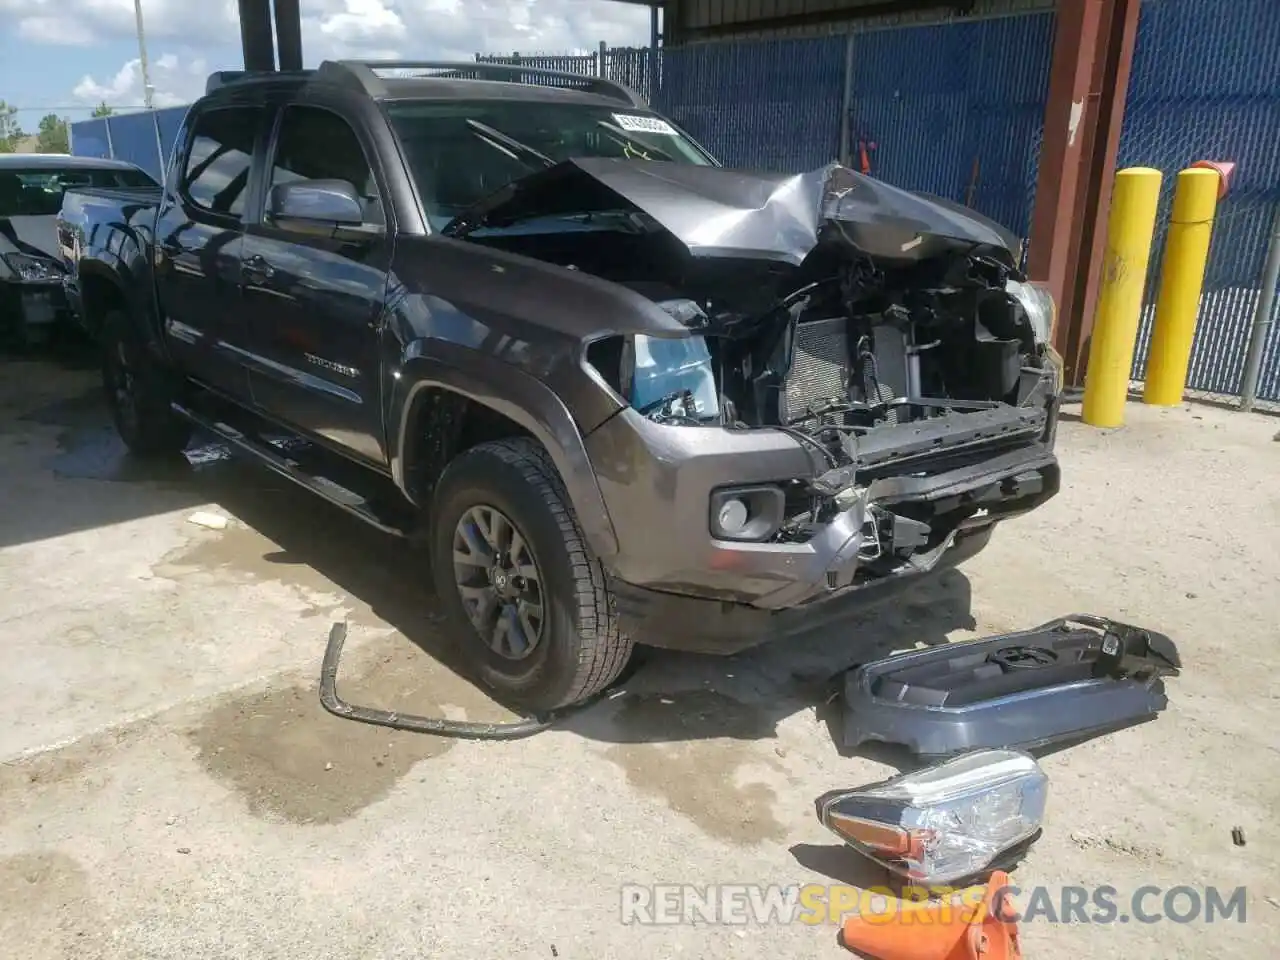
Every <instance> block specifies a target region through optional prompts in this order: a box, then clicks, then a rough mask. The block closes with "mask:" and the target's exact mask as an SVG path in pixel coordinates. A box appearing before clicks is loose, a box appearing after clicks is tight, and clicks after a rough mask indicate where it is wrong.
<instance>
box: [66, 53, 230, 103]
mask: <svg viewBox="0 0 1280 960" xmlns="http://www.w3.org/2000/svg"><path fill="white" fill-rule="evenodd" d="M149 73H150V75H151V86H152V87H153V88H154V90H155V93H154V95H153V102H154V103H155V105H156V106H157V107H174V106H177V105H178V104H182V103H190V102H191V101H192V100H194V99H195V98H196V97H198V96H200V94H202V93H204V84H205V80H206V78H207V77H208V75H209V65H208V63H207V62H206V61H205V60H204V59H203V58H201V57H181V56H179V55H178V54H176V53H163V54H161V55H160V56H159V57H157V58H156V59H155V60H153V61H152V62H151V64H150V69H149ZM71 94H72V96H74V97H75V98H76V99H77V100H79V101H81V102H82V103H84V104H86V105H95V104H99V103H106V104H108V105H110V106H114V107H118V108H119V107H124V108H130V107H140V106H142V104H143V103H144V102H145V96H144V94H143V90H142V61H141V60H138V59H133V60H130V61H129V62H128V63H126V64H125V65H124V66H122V67H121V68H120V69H119V70H118V71H116V74H115V76H113V77H111V78H110V79H107V80H104V81H98V80H95V79H94V78H93V77H91V76H85V77H84V78H83V79H81V81H80V82H79V83H77V84H76V86H75V89H74V90H72V91H71Z"/></svg>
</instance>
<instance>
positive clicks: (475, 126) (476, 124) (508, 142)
mask: <svg viewBox="0 0 1280 960" xmlns="http://www.w3.org/2000/svg"><path fill="white" fill-rule="evenodd" d="M466 123H467V126H468V127H470V128H471V129H472V130H474V131H476V133H478V134H480V139H481V140H484V141H485V142H486V143H488V144H489V145H490V146H492V147H496V148H497V149H502V147H506V148H507V149H506V150H505V151H503V152H504V153H505V152H508V151H514V152H515V153H517V154H519V155H520V156H523V157H525V158H528V159H533V160H537V161H538V162H539V163H540V164H542V165H543V166H544V167H554V166H555V165H556V162H555V161H554V160H552V159H551V158H550V157H548V156H547V155H546V154H545V153H543V152H542V151H541V150H539V149H538V148H537V147H531V146H529V145H528V144H527V143H522V142H521V141H519V140H517V139H516V138H515V137H513V136H511V135H510V134H506V133H503V132H502V131H501V130H495V129H494V128H493V127H491V126H489V125H488V124H487V123H481V122H480V121H479V120H468V121H466Z"/></svg>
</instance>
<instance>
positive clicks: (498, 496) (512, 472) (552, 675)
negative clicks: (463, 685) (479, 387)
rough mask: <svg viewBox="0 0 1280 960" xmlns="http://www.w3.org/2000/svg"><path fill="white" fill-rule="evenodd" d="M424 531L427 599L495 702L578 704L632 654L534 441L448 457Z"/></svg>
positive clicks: (551, 469) (540, 706)
mask: <svg viewBox="0 0 1280 960" xmlns="http://www.w3.org/2000/svg"><path fill="white" fill-rule="evenodd" d="M431 521H432V522H431V531H432V532H431V560H432V570H433V573H434V575H435V582H436V589H437V591H438V592H439V595H440V597H441V600H442V602H443V603H444V605H445V608H446V610H447V611H448V612H449V614H450V617H451V619H452V620H453V621H454V622H455V623H456V625H457V627H458V628H459V630H460V632H461V633H462V634H463V635H464V636H465V638H466V647H465V649H466V651H467V652H468V653H469V655H470V656H471V659H472V661H473V662H474V663H475V664H476V666H477V669H478V671H479V673H480V676H481V679H482V680H484V682H485V683H487V684H488V685H489V686H490V687H492V688H493V689H494V691H495V692H496V693H497V694H498V695H499V696H500V697H501V698H502V699H504V700H508V701H510V702H512V703H516V704H519V705H521V706H524V707H527V708H529V709H533V710H550V709H554V708H556V707H561V706H565V705H568V704H572V703H578V702H580V701H582V700H586V699H588V698H589V697H591V696H592V695H594V694H595V693H598V692H599V691H600V690H603V689H604V688H605V687H607V686H608V685H609V684H610V683H611V682H612V681H613V680H614V679H615V678H616V677H617V676H618V674H619V673H621V672H622V670H623V668H624V667H625V666H626V664H627V661H628V660H629V659H630V656H631V650H632V642H631V640H630V639H629V638H628V637H625V636H623V635H622V634H621V632H620V631H619V629H618V621H617V617H616V615H615V613H614V610H613V601H612V598H611V597H610V595H609V591H608V587H607V585H606V583H605V578H604V571H603V569H602V568H601V566H600V563H599V561H598V560H596V558H595V557H593V556H592V555H591V552H590V549H589V548H588V547H587V545H586V543H585V542H584V540H583V537H582V531H581V529H579V527H578V523H577V520H576V518H575V517H574V515H573V509H572V507H571V506H570V505H569V503H568V497H567V495H566V494H565V490H564V486H563V484H562V482H561V480H560V477H559V474H558V473H557V472H556V469H555V466H554V465H553V464H552V463H551V461H550V458H549V457H548V456H547V454H546V451H545V450H543V448H542V447H541V446H539V445H538V444H537V443H536V442H535V441H533V440H529V439H524V438H521V439H513V440H498V441H493V442H490V443H484V444H481V445H480V446H478V447H474V448H472V449H471V450H468V451H466V452H465V453H463V454H461V455H460V456H459V457H457V458H456V459H455V460H454V461H453V462H452V463H450V465H449V466H448V468H447V469H446V470H445V472H444V475H443V476H442V477H441V479H440V483H439V485H438V486H437V488H436V494H435V508H434V510H433V512H432V517H431Z"/></svg>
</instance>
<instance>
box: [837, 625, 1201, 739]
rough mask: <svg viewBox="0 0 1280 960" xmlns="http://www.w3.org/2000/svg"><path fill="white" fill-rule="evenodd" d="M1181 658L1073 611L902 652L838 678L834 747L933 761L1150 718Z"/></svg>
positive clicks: (1169, 645)
mask: <svg viewBox="0 0 1280 960" xmlns="http://www.w3.org/2000/svg"><path fill="white" fill-rule="evenodd" d="M1180 667H1181V661H1180V659H1179V657H1178V650H1177V647H1175V646H1174V644H1173V641H1171V640H1170V639H1169V638H1168V637H1166V636H1165V635H1164V634H1161V633H1156V632H1155V631H1152V630H1143V629H1141V628H1139V627H1133V626H1129V625H1128V624H1123V623H1115V622H1113V621H1111V620H1107V619H1104V618H1102V617H1095V616H1089V615H1083V614H1073V615H1072V616H1069V617H1063V618H1061V619H1059V620H1054V621H1052V622H1050V623H1046V624H1044V625H1043V626H1040V627H1036V628H1035V629H1033V630H1024V631H1021V632H1019V633H1009V634H1002V635H1000V636H994V637H985V638H983V639H981V640H970V641H965V642H961V643H954V644H943V645H942V646H940V647H930V648H928V649H925V650H912V651H908V652H906V653H900V654H897V655H895V656H891V657H888V658H886V659H884V660H879V661H876V662H874V663H869V664H866V665H864V666H861V667H859V668H858V669H856V670H852V671H850V672H849V673H848V674H846V675H845V690H844V718H843V724H842V726H843V740H844V746H845V747H846V748H849V749H856V748H857V747H860V746H861V745H862V744H864V743H868V742H877V743H889V744H895V745H898V746H903V747H906V748H907V749H909V750H910V751H912V752H913V753H916V754H919V755H921V756H924V757H930V758H936V757H946V756H952V755H954V754H957V753H965V752H967V751H970V750H982V749H1019V750H1040V749H1045V748H1049V747H1053V746H1057V745H1060V744H1063V743H1071V742H1075V741H1079V740H1083V739H1087V738H1089V737H1093V736H1097V735H1099V734H1101V733H1106V732H1110V731H1112V730H1118V729H1120V728H1122V727H1127V726H1131V725H1133V724H1137V723H1142V722H1143V721H1146V720H1150V719H1152V718H1154V717H1155V716H1156V714H1158V713H1159V712H1160V711H1162V710H1163V709H1164V708H1165V706H1166V705H1167V703H1168V700H1167V698H1166V696H1165V689H1164V682H1163V679H1162V678H1164V677H1167V676H1176V675H1177V674H1178V671H1179V669H1180Z"/></svg>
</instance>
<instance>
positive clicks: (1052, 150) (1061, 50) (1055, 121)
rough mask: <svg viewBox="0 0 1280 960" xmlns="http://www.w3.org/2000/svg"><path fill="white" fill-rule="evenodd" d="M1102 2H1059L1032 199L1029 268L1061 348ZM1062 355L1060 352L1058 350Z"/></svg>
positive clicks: (1092, 120)
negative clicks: (1048, 298) (1045, 298)
mask: <svg viewBox="0 0 1280 960" xmlns="http://www.w3.org/2000/svg"><path fill="white" fill-rule="evenodd" d="M1106 2H1107V0H1059V2H1058V10H1057V16H1056V19H1055V26H1054V36H1053V62H1052V65H1051V67H1050V70H1049V93H1048V98H1047V101H1046V103H1045V110H1044V139H1043V142H1042V145H1041V147H1040V166H1039V171H1038V174H1037V180H1036V205H1035V210H1034V212H1033V213H1032V217H1031V237H1030V246H1029V247H1028V250H1027V274H1028V276H1029V277H1030V279H1032V280H1037V281H1039V282H1041V283H1044V284H1046V285H1047V286H1048V288H1049V291H1050V292H1051V293H1052V294H1053V297H1054V299H1055V300H1056V301H1057V303H1058V326H1057V330H1056V331H1055V334H1054V341H1055V343H1054V346H1055V347H1056V348H1057V350H1058V352H1059V353H1063V352H1064V348H1065V347H1066V344H1067V342H1068V339H1067V337H1066V333H1067V330H1066V327H1067V326H1069V317H1070V316H1071V312H1070V311H1071V306H1072V305H1071V304H1070V302H1069V300H1070V296H1069V293H1070V292H1071V291H1072V290H1073V288H1074V282H1075V275H1076V272H1077V270H1076V265H1075V264H1074V263H1072V257H1071V252H1072V251H1071V247H1072V239H1073V237H1075V238H1076V240H1077V243H1078V237H1079V228H1080V224H1079V222H1078V220H1077V219H1076V213H1077V209H1078V204H1079V195H1080V193H1081V189H1082V186H1083V184H1082V182H1081V180H1082V177H1081V174H1082V164H1081V158H1082V157H1083V155H1084V150H1083V147H1084V143H1085V139H1086V131H1089V130H1091V129H1092V125H1093V124H1096V123H1097V116H1098V114H1097V110H1096V108H1095V109H1090V107H1091V106H1093V105H1092V104H1091V103H1090V98H1089V94H1090V92H1091V87H1092V84H1093V76H1094V64H1095V61H1096V60H1097V56H1098V49H1099V45H1100V42H1101V36H1102V33H1103V20H1104V18H1103V7H1104V5H1105V3H1106ZM1064 359H1065V354H1064Z"/></svg>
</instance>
